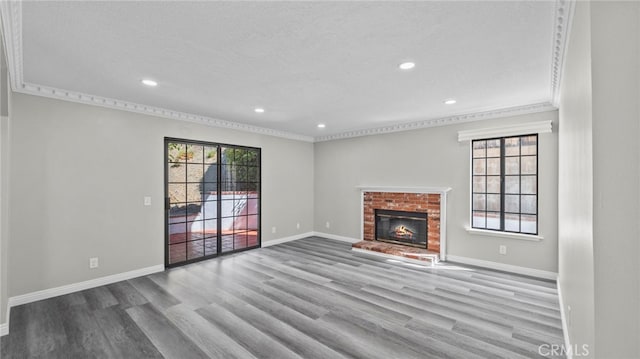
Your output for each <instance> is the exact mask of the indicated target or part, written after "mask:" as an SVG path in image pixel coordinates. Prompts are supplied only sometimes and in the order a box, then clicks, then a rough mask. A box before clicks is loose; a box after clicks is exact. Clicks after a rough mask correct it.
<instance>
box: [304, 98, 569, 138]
mask: <svg viewBox="0 0 640 359" xmlns="http://www.w3.org/2000/svg"><path fill="white" fill-rule="evenodd" d="M555 110H557V108H555V107H554V106H552V105H551V104H550V103H548V102H543V103H537V104H533V105H524V106H516V107H508V108H502V109H496V110H491V111H484V112H474V113H468V114H463V115H456V116H451V117H441V118H433V119H428V120H422V121H417V122H409V123H401V124H396V125H389V126H384V127H377V128H366V129H361V130H354V131H348V132H342V133H337V134H335V135H328V136H320V137H316V138H315V142H322V141H333V140H340V139H345V138H352V137H361V136H371V135H381V134H385V133H393V132H402V131H410V130H419V129H422V128H429V127H436V126H446V125H453V124H457V123H465V122H472V121H480V120H489V119H493V118H501V117H509V116H517V115H526V114H530V113H537V112H545V111H555Z"/></svg>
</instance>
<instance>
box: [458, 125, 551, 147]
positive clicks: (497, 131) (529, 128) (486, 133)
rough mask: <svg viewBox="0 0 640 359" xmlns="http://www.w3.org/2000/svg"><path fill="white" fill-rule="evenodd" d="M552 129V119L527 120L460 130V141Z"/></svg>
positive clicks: (541, 131) (544, 131) (549, 130)
mask: <svg viewBox="0 0 640 359" xmlns="http://www.w3.org/2000/svg"><path fill="white" fill-rule="evenodd" d="M551 131H552V123H551V120H545V121H537V122H527V123H519V124H516V125H509V126H500V127H491V128H479V129H474V130H465V131H458V142H464V141H471V140H479V139H483V138H493V137H505V136H519V135H528V134H533V133H551Z"/></svg>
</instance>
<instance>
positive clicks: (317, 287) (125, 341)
mask: <svg viewBox="0 0 640 359" xmlns="http://www.w3.org/2000/svg"><path fill="white" fill-rule="evenodd" d="M349 249H350V245H349V244H348V243H344V242H338V241H333V240H329V239H323V238H318V237H312V238H306V239H303V240H298V241H294V242H289V243H285V244H280V245H276V246H272V247H268V248H262V249H256V250H251V251H247V252H242V253H238V254H235V255H231V256H226V257H220V258H216V259H212V260H208V261H205V262H200V263H196V264H191V265H188V266H184V267H180V268H175V269H172V270H167V271H165V272H162V273H156V274H152V275H149V276H145V277H140V278H136V279H132V280H127V281H123V282H119V283H115V284H111V285H107V286H103V287H98V288H94V289H90V290H86V291H83V292H78V293H73V294H69V295H65V296H61V297H57V298H51V299H48V300H44V301H40V302H35V303H30V304H27V305H23V306H19V307H16V308H12V310H11V321H10V325H11V326H10V334H9V335H8V336H5V337H3V338H2V341H1V343H2V350H1V354H2V358H162V357H164V358H179V359H188V358H254V357H256V358H278V359H284V358H367V359H370V358H385V359H390V358H464V359H470V358H509V359H511V358H536V357H541V356H540V355H539V354H538V347H539V345H542V344H559V343H562V329H561V322H560V312H559V308H558V297H557V290H556V286H555V283H552V282H548V281H542V280H537V279H532V278H528V277H522V276H517V275H512V274H506V273H501V272H494V271H489V270H484V269H479V268H473V267H466V266H458V265H453V264H444V265H440V266H437V267H435V268H430V267H422V266H418V265H414V264H409V263H404V262H399V261H392V260H388V259H384V258H379V257H369V256H366V255H362V254H359V253H354V252H351V251H350V250H349Z"/></svg>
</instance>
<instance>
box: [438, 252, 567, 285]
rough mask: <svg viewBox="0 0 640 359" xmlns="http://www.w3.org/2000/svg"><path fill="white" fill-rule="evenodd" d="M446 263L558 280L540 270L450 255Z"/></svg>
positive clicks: (551, 273) (553, 274) (549, 273)
mask: <svg viewBox="0 0 640 359" xmlns="http://www.w3.org/2000/svg"><path fill="white" fill-rule="evenodd" d="M446 261H447V262H457V263H462V264H468V265H472V266H478V267H483V268H488V269H495V270H499V271H504V272H511V273H516V274H522V275H526V276H530V277H536V278H542V279H549V280H553V281H556V280H558V273H555V272H548V271H544V270H540V269H533V268H527V267H520V266H514V265H511V264H504V263H498V262H491V261H484V260H481V259H475V258H467V257H460V256H454V255H450V254H449V255H447V258H446Z"/></svg>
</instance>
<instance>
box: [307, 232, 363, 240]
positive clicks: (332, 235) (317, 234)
mask: <svg viewBox="0 0 640 359" xmlns="http://www.w3.org/2000/svg"><path fill="white" fill-rule="evenodd" d="M313 235H314V236H316V237H323V238H329V239H334V240H336V241H343V242H349V243H356V242H360V241H361V240H362V239H359V238H351V237H344V236H338V235H335V234H329V233H322V232H313Z"/></svg>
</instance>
